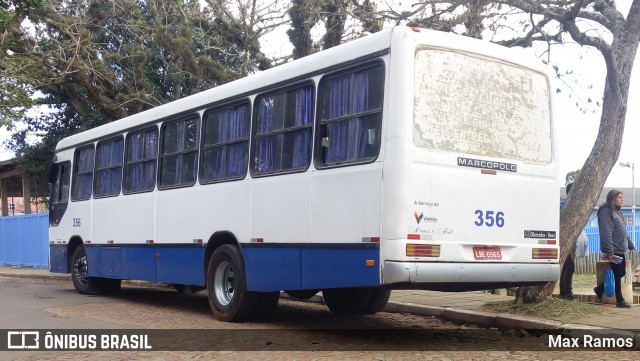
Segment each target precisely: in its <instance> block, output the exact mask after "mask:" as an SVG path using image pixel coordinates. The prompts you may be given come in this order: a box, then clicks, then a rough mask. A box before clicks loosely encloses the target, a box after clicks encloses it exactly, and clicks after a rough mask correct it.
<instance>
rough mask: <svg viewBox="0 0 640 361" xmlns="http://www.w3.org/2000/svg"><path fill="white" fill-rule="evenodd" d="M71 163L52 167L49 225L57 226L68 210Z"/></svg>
mask: <svg viewBox="0 0 640 361" xmlns="http://www.w3.org/2000/svg"><path fill="white" fill-rule="evenodd" d="M70 175H71V163H70V162H65V163H57V164H53V165H52V166H51V172H50V173H49V185H50V187H51V191H50V193H49V225H51V226H57V225H58V224H59V223H60V219H61V218H62V215H63V214H64V212H65V210H66V209H67V203H68V202H69V181H70V179H71V176H70Z"/></svg>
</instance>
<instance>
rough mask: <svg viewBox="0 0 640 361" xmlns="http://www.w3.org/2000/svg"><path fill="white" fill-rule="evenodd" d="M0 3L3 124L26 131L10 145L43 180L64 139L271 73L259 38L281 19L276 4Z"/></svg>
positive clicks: (163, 0) (157, 0)
mask: <svg viewBox="0 0 640 361" xmlns="http://www.w3.org/2000/svg"><path fill="white" fill-rule="evenodd" d="M0 1H2V3H1V4H2V9H3V10H2V11H3V12H2V16H3V17H2V19H5V18H9V19H11V21H10V22H0V26H2V28H1V29H0V30H4V31H5V34H9V36H5V37H4V38H2V39H3V40H2V43H1V44H2V53H1V54H0V57H1V60H2V63H1V64H2V65H0V76H2V79H1V80H3V82H2V84H3V85H1V86H2V87H3V88H2V89H0V90H2V93H1V94H2V97H1V98H0V102H1V103H0V109H4V110H0V121H2V122H3V123H5V124H8V125H10V124H13V123H16V122H20V123H23V124H24V128H23V129H21V130H18V131H16V133H15V134H14V136H13V138H12V139H11V141H10V142H9V145H10V147H11V148H12V149H13V150H15V151H16V155H17V156H18V158H17V163H18V165H19V166H21V167H22V168H24V169H28V170H30V171H33V172H35V174H32V177H33V178H42V179H46V168H47V167H48V164H49V163H50V161H51V159H52V156H53V149H54V147H55V144H56V143H57V142H58V141H59V140H60V139H61V138H63V137H65V136H67V135H70V134H73V133H75V132H79V131H82V130H86V129H89V128H93V127H95V126H98V125H102V124H105V123H108V122H111V121H114V120H117V119H120V118H123V117H126V116H128V115H132V114H135V113H138V112H140V111H143V110H146V109H150V108H152V107H155V106H157V105H161V104H164V103H167V102H170V101H173V100H176V99H180V98H182V97H185V96H188V95H191V94H194V93H197V92H199V91H202V90H205V89H209V88H211V87H215V86H217V85H220V84H223V83H226V82H228V81H231V80H234V79H237V78H239V77H242V76H245V75H247V74H249V73H251V72H255V71H258V70H260V69H265V68H268V67H270V62H269V60H268V59H267V58H266V57H265V56H264V54H262V53H261V51H260V46H259V43H258V39H259V36H260V35H261V34H264V33H266V32H268V31H269V30H270V29H271V28H273V27H275V26H277V25H278V20H277V19H278V18H277V16H274V14H280V15H281V12H276V11H275V10H274V9H276V7H275V6H276V5H275V2H274V3H273V4H271V5H268V4H265V3H262V4H261V5H260V6H261V7H260V8H258V5H256V2H253V1H244V2H242V1H238V2H229V1H224V0H207V2H206V3H202V2H201V1H198V0H184V1H182V0H178V1H168V0H113V1H109V2H106V1H100V0H31V1H30V0H0ZM36 5H37V6H36ZM25 20H28V21H25ZM34 94H35V95H36V96H34ZM5 105H6V106H5ZM35 106H40V108H37V111H36V112H31V113H29V112H25V110H27V109H29V107H35ZM43 159H48V160H47V161H43ZM42 162H44V163H42Z"/></svg>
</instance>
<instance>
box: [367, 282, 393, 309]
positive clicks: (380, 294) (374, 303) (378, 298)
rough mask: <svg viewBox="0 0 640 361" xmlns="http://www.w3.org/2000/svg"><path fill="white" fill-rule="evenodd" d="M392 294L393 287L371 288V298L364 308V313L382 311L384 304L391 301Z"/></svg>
mask: <svg viewBox="0 0 640 361" xmlns="http://www.w3.org/2000/svg"><path fill="white" fill-rule="evenodd" d="M390 296H391V289H389V288H386V287H373V288H372V289H371V298H370V299H369V304H368V305H367V307H366V308H365V309H364V314H365V315H372V314H374V313H377V312H380V311H382V310H383V309H384V306H386V305H387V302H389V297H390Z"/></svg>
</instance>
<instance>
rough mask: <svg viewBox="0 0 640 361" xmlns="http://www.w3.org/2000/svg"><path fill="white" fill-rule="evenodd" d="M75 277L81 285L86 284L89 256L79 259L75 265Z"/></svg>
mask: <svg viewBox="0 0 640 361" xmlns="http://www.w3.org/2000/svg"><path fill="white" fill-rule="evenodd" d="M73 276H74V277H75V278H76V280H77V281H78V282H80V283H83V284H86V283H87V278H88V277H89V275H88V270H87V256H82V257H80V258H78V259H77V260H76V261H75V263H74V264H73Z"/></svg>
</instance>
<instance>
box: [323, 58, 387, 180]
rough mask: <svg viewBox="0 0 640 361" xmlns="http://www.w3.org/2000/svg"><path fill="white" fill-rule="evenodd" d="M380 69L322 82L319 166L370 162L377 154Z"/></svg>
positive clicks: (378, 66)
mask: <svg viewBox="0 0 640 361" xmlns="http://www.w3.org/2000/svg"><path fill="white" fill-rule="evenodd" d="M383 85H384V67H383V66H382V65H375V66H372V67H369V68H366V69H358V70H357V71H351V72H347V73H341V74H338V75H332V76H330V77H328V78H327V79H323V81H322V85H321V89H322V90H321V95H320V96H321V97H322V98H321V99H320V104H322V108H321V110H320V113H321V115H320V127H319V131H318V137H319V139H321V142H320V146H319V149H318V152H317V158H316V159H317V160H316V161H317V163H318V164H317V165H318V166H319V167H323V166H325V167H326V166H331V165H342V164H348V163H362V162H367V161H373V160H374V159H375V158H376V157H377V156H378V152H379V151H380V139H381V138H380V129H381V123H382V94H383V90H384V89H383Z"/></svg>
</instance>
